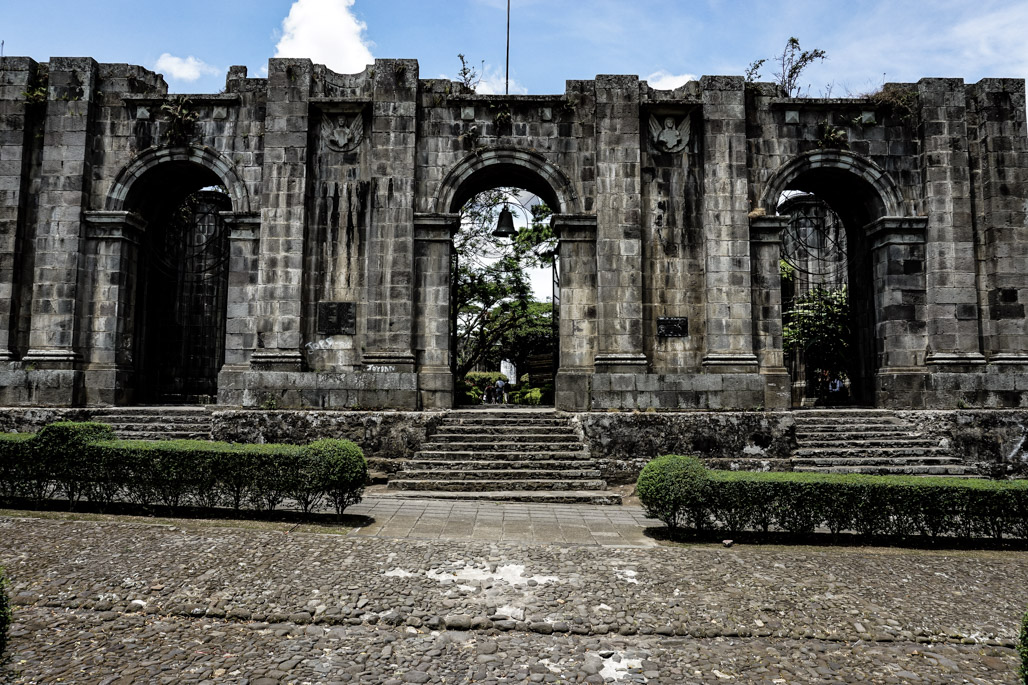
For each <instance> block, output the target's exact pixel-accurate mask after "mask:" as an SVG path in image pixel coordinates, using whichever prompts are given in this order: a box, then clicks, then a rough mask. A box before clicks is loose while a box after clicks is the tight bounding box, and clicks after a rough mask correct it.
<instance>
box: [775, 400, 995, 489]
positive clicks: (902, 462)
mask: <svg viewBox="0 0 1028 685" xmlns="http://www.w3.org/2000/svg"><path fill="white" fill-rule="evenodd" d="M795 417H796V448H795V449H794V450H793V452H792V466H793V470H794V471H814V472H822V473H868V474H876V475H913V476H963V477H974V476H975V475H976V474H975V472H974V469H972V468H971V467H968V466H965V465H964V464H963V463H961V461H960V460H959V459H958V458H956V457H954V456H951V455H950V454H949V452H948V451H947V450H946V449H944V448H942V447H939V445H938V443H937V442H935V441H932V440H930V439H928V438H925V437H924V436H923V435H922V434H921V433H920V432H918V431H917V429H916V428H915V427H914V426H912V425H911V424H909V423H908V422H906V421H904V420H902V419H900V418H899V417H897V416H896V415H895V414H893V413H892V412H890V411H887V410H883V409H835V410H833V409H824V410H809V411H798V412H796V413H795Z"/></svg>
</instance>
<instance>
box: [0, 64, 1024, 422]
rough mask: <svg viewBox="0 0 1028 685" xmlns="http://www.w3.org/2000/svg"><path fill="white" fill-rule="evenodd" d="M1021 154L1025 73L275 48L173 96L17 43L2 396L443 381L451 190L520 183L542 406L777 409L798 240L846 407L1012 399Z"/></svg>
mask: <svg viewBox="0 0 1028 685" xmlns="http://www.w3.org/2000/svg"><path fill="white" fill-rule="evenodd" d="M1026 181H1028V136H1026V125H1025V88H1024V82H1023V81H1022V80H1017V79H984V80H982V81H979V82H978V83H974V84H965V83H964V82H963V81H962V80H960V79H944V78H929V79H922V80H921V81H919V82H917V83H910V84H887V85H886V86H885V87H884V88H883V89H882V91H881V92H880V93H877V94H875V95H872V96H869V97H865V98H857V99H813V98H809V99H808V98H804V99H791V98H788V97H786V96H785V95H784V94H783V93H782V92H781V91H780V90H779V89H778V87H777V86H775V85H773V84H768V83H746V82H744V80H743V79H742V78H741V77H733V76H704V77H703V78H702V79H700V80H699V81H693V82H690V83H688V84H686V85H684V86H682V87H680V88H678V89H676V90H656V89H653V88H651V87H649V86H648V85H647V83H646V82H645V81H640V80H639V78H638V77H636V76H607V75H601V76H597V77H596V78H595V79H593V80H576V81H568V82H567V87H566V90H565V92H564V93H561V94H555V95H511V96H506V95H481V94H475V93H472V92H469V91H467V90H466V89H464V88H463V87H462V86H461V85H460V84H459V83H455V82H450V81H447V80H440V79H421V78H420V77H419V73H418V63H417V62H416V61H414V60H393V59H379V60H376V61H375V63H374V64H373V65H370V66H368V67H367V68H366V69H365V70H364V71H363V72H361V73H359V74H337V73H334V72H332V71H330V70H329V69H327V68H325V67H324V66H321V65H316V64H313V63H311V62H310V61H309V60H303V59H272V60H271V61H270V62H269V67H268V77H267V78H249V77H248V76H247V72H246V69H245V68H243V67H232V68H231V69H230V70H229V73H228V78H227V81H226V86H225V90H224V92H223V93H220V94H203V95H188V96H182V95H169V94H168V93H167V86H166V84H165V82H164V80H163V78H162V77H161V76H160V75H159V74H155V73H153V72H151V71H148V70H147V69H145V68H142V67H139V66H131V65H127V64H98V63H97V62H95V61H93V60H92V59H88V58H52V59H51V60H50V61H49V62H45V63H37V62H35V61H34V60H32V59H29V58H24V57H5V58H3V59H2V60H0V362H2V363H0V404H3V405H7V406H12V405H13V406H17V405H22V406H33V405H49V406H83V405H85V406H91V405H131V404H162V403H184V402H202V403H214V402H217V403H218V404H223V405H228V406H249V407H258V406H262V405H264V404H269V405H272V406H277V407H280V408H282V407H307V408H336V409H343V408H354V407H361V408H396V409H408V410H415V409H443V408H450V407H452V406H453V403H454V375H453V371H452V359H453V349H452V345H453V341H452V338H451V333H450V330H451V306H450V303H451V293H450V289H451V268H452V257H453V242H452V240H453V235H454V233H455V232H456V231H458V230H460V219H459V211H460V209H461V207H462V206H463V204H464V203H465V202H466V201H467V200H468V199H469V198H471V197H473V196H474V195H475V194H477V193H479V192H482V191H484V190H489V189H493V188H497V187H508V186H514V187H517V188H522V189H525V190H527V191H529V192H531V193H535V194H536V195H538V196H539V197H540V198H542V200H543V201H545V203H546V204H547V205H548V206H549V207H550V208H551V209H552V210H553V212H554V214H553V219H552V221H553V224H552V225H553V227H554V230H555V232H556V235H557V237H558V238H559V247H558V254H557V257H558V259H557V262H558V269H559V276H560V279H559V293H558V298H556V300H557V302H558V303H559V304H558V305H557V306H558V311H557V315H558V318H559V342H558V349H559V353H558V360H557V370H556V377H555V385H556V400H555V402H556V406H557V408H558V409H565V410H573V411H586V410H605V409H615V408H618V409H624V408H629V409H646V408H654V409H657V410H660V409H754V408H764V409H778V408H788V407H790V406H793V405H794V404H796V403H797V402H799V401H800V400H799V399H797V397H796V396H795V395H796V393H797V390H796V386H797V385H799V386H802V385H803V384H804V383H805V382H806V381H805V380H804V379H803V378H801V377H799V376H801V375H802V373H803V371H802V370H800V369H799V366H798V365H797V364H796V363H792V364H791V366H787V361H788V360H787V359H786V356H785V354H784V352H783V340H782V337H783V335H782V332H783V284H782V274H783V271H784V270H785V269H793V270H796V269H799V270H800V271H801V272H803V273H804V274H807V275H805V276H803V277H802V278H801V279H800V280H801V281H802V282H804V283H815V284H816V283H820V282H821V281H819V280H818V279H823V278H827V276H825V275H824V274H828V273H830V274H831V275H832V278H834V279H835V281H833V282H836V283H838V282H841V283H844V284H845V285H846V288H847V291H848V293H849V307H850V314H849V326H848V328H849V331H850V332H849V335H850V336H851V340H850V359H849V361H848V363H849V366H848V369H847V377H848V384H849V386H848V393H849V397H850V401H851V402H852V403H854V404H859V405H864V406H868V405H871V406H876V407H883V408H895V409H904V408H908V409H916V408H956V407H958V406H964V405H968V406H979V407H1022V406H1026V405H1028V330H1026V320H1025V303H1026V302H1028V259H1026V257H1028V221H1026V212H1028V183H1026ZM812 203H814V204H812ZM811 207H815V209H811ZM817 207H820V208H821V209H816V208H817ZM828 216H830V217H831V220H830V221H829V220H827V219H826V218H825V217H828ZM826 227H827V228H826ZM829 243H831V245H830V246H829ZM812 245H813V247H811V246H812ZM829 247H831V249H828V248H829ZM797 250H800V252H801V253H798V252H797ZM804 250H805V252H804ZM832 250H835V251H836V252H841V253H845V260H844V261H838V262H837V264H835V265H834V266H832V265H831V264H828V265H827V266H826V265H825V262H824V261H823V260H825V259H837V258H836V257H832V256H831V255H832V254H835V252H832ZM815 262H816V263H817V264H815V265H814V266H811V264H813V263H815ZM818 264H819V265H818ZM809 274H815V276H810V275H809ZM818 274H820V275H818ZM804 279H805V280H804ZM797 282H799V281H797ZM790 287H792V286H790ZM788 297H789V296H788V294H787V297H786V299H788ZM787 315H788V314H787V313H786V316H787ZM790 369H791V371H790ZM800 394H802V391H800Z"/></svg>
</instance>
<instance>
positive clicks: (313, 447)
mask: <svg viewBox="0 0 1028 685" xmlns="http://www.w3.org/2000/svg"><path fill="white" fill-rule="evenodd" d="M303 450H304V452H306V453H307V454H308V455H310V457H311V458H316V459H318V460H320V461H322V462H323V463H325V464H326V465H327V473H328V480H327V487H326V488H325V489H326V491H327V494H328V498H329V499H330V500H331V501H332V505H333V506H334V507H335V510H336V514H337V515H342V513H343V511H344V510H345V509H346V507H348V506H350V505H351V504H357V503H358V502H360V501H361V499H362V498H363V496H364V485H365V483H367V481H368V462H367V461H366V460H365V459H364V452H363V451H362V450H361V448H360V447H358V446H357V445H356V444H354V443H352V442H350V441H349V440H318V441H317V442H312V443H311V444H309V445H307V446H306V447H304V448H303Z"/></svg>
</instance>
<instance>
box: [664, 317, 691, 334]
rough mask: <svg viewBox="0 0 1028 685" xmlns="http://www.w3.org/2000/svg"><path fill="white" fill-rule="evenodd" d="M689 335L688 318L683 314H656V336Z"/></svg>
mask: <svg viewBox="0 0 1028 685" xmlns="http://www.w3.org/2000/svg"><path fill="white" fill-rule="evenodd" d="M688 336H689V319H688V318H687V317H684V316H658V317H657V337H660V338H686V337H688Z"/></svg>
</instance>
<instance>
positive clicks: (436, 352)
mask: <svg viewBox="0 0 1028 685" xmlns="http://www.w3.org/2000/svg"><path fill="white" fill-rule="evenodd" d="M459 228H460V215H458V214H417V215H415V217H414V266H415V279H416V286H415V291H416V299H415V301H416V303H417V317H416V321H415V331H414V349H415V350H416V353H417V358H418V395H419V398H420V403H421V408H422V409H449V408H451V407H453V372H452V370H451V369H452V366H451V356H452V355H453V354H454V352H455V350H452V349H451V344H452V342H453V341H452V337H451V335H450V320H451V319H450V299H451V297H452V294H451V292H450V283H451V280H452V274H451V273H450V262H451V258H452V255H453V236H454V233H456V232H457V230H458V229H459Z"/></svg>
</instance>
